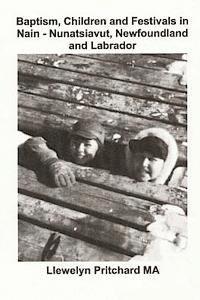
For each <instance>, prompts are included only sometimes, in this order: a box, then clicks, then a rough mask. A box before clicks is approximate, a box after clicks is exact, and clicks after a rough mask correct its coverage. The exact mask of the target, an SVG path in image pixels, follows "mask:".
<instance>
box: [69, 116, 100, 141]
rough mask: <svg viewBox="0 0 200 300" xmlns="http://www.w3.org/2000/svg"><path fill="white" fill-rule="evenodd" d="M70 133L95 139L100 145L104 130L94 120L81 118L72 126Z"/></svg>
mask: <svg viewBox="0 0 200 300" xmlns="http://www.w3.org/2000/svg"><path fill="white" fill-rule="evenodd" d="M72 135H76V136H81V137H84V138H86V139H95V140H97V141H98V142H99V143H100V144H101V145H103V144H104V139H105V130H104V128H103V126H102V125H101V124H100V123H99V122H98V121H96V120H92V119H85V120H84V119H82V120H79V121H78V122H76V123H75V124H74V126H73V128H72Z"/></svg>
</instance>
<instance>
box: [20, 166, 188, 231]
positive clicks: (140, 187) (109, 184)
mask: <svg viewBox="0 0 200 300" xmlns="http://www.w3.org/2000/svg"><path fill="white" fill-rule="evenodd" d="M68 164H69V166H70V168H71V169H72V170H73V171H74V173H75V175H76V178H77V180H79V181H82V182H85V183H87V184H90V185H95V186H97V187H99V188H101V189H95V188H94V187H92V186H90V187H89V189H90V193H91V194H92V195H93V196H92V198H93V205H94V201H95V200H94V199H95V198H96V199H97V204H96V205H99V206H101V205H100V204H98V202H100V200H98V199H99V198H98V196H97V195H98V194H100V197H103V201H105V202H107V201H106V199H107V200H108V201H109V202H110V205H111V206H112V205H113V204H115V203H117V204H124V205H126V206H127V207H128V209H133V210H138V212H145V213H146V214H147V215H146V217H147V220H148V222H149V221H150V220H152V217H151V215H148V214H149V211H150V207H151V206H152V205H154V204H166V203H168V204H172V205H178V206H180V207H181V208H183V209H184V211H187V194H186V192H185V191H182V190H179V189H178V188H173V187H168V186H166V185H156V184H153V183H148V182H134V180H132V179H130V178H128V177H125V176H117V175H112V174H110V172H109V171H106V170H100V169H95V168H88V167H81V166H77V165H75V164H73V163H68ZM18 172H19V174H18V176H19V188H20V189H22V190H26V191H28V192H32V193H34V192H35V191H37V192H38V193H39V194H40V193H42V194H41V195H43V197H44V195H47V196H48V195H51V196H52V197H53V198H54V199H58V200H59V199H60V200H59V201H61V200H62V201H65V202H66V203H67V201H68V205H69V204H70V203H71V204H73V201H72V199H71V200H70V199H68V200H67V199H66V197H68V198H69V195H70V197H73V190H72V191H71V192H69V191H67V189H64V190H63V189H62V188H56V189H55V188H49V187H44V185H43V184H42V183H41V184H40V183H39V182H38V180H37V179H36V175H35V173H34V172H33V171H31V170H27V169H25V168H24V167H21V166H19V168H18ZM79 188H80V190H81V189H82V188H83V190H86V191H85V193H86V196H87V197H88V196H89V195H88V193H87V186H84V185H81V184H79V185H78V187H77V188H75V189H74V192H75V195H76V197H77V194H78V195H79ZM108 191H112V192H113V193H109V192H108ZM71 193H72V194H71ZM82 193H83V191H82V192H81V194H82ZM125 195H126V196H125ZM127 196H129V197H127ZM52 197H51V198H52ZM78 197H79V196H78ZM80 201H81V200H80ZM90 201H92V200H90ZM82 203H83V204H84V206H86V207H87V209H90V210H95V209H96V208H95V209H94V208H93V209H92V207H90V205H88V204H87V203H85V202H84V200H83V202H82ZM100 203H102V200H101V202H100ZM83 204H82V205H83ZM75 205H77V203H76V202H75ZM78 205H80V203H78ZM80 206H81V205H80ZM111 206H110V207H109V209H106V210H105V213H107V214H108V217H111V216H112V214H111V213H115V211H113V209H112V207H111ZM88 207H89V208H88ZM157 208H158V209H159V205H157ZM79 209H80V208H79ZM102 209H103V208H100V210H102ZM110 209H112V211H111V212H110ZM97 213H98V211H97ZM120 217H121V218H126V216H120ZM134 219H137V214H136V216H135V217H134V216H133V219H132V222H134V221H133V220H134ZM141 221H142V214H141V216H140V222H141ZM138 222H139V221H138ZM142 222H144V221H142ZM143 225H144V226H145V223H143Z"/></svg>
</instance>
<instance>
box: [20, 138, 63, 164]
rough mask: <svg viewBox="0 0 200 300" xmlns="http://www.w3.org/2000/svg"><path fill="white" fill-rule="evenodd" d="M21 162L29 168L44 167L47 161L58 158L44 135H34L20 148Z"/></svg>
mask: <svg viewBox="0 0 200 300" xmlns="http://www.w3.org/2000/svg"><path fill="white" fill-rule="evenodd" d="M18 150H19V151H18V154H19V157H18V159H19V163H20V164H22V165H25V166H26V167H28V168H31V169H35V168H38V167H44V166H45V165H46V164H47V162H48V163H49V162H50V161H55V160H57V159H58V156H57V153H56V152H55V151H54V150H52V149H50V148H49V147H48V146H47V143H46V140H45V139H43V138H42V137H32V138H30V139H28V140H27V141H26V142H25V143H24V144H22V145H21V146H20V147H19V149H18Z"/></svg>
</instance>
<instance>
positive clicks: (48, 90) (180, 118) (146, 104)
mask: <svg viewBox="0 0 200 300" xmlns="http://www.w3.org/2000/svg"><path fill="white" fill-rule="evenodd" d="M19 91H22V92H26V93H31V94H34V95H41V96H45V97H48V98H56V99H60V100H63V101H65V102H73V103H77V104H81V105H87V106H90V107H97V108H98V107H99V108H103V109H107V110H110V111H115V112H123V113H128V114H131V115H136V116H139V117H143V118H148V119H154V120H158V121H164V122H167V123H171V124H177V125H179V124H181V125H186V123H187V120H186V117H187V111H186V107H182V106H176V105H172V104H171V103H170V104H167V103H162V102H157V101H149V100H144V99H139V98H136V97H129V96H124V95H116V94H113V93H107V92H104V91H97V90H94V89H89V88H84V87H79V86H73V85H70V84H63V83H59V82H51V81H49V80H42V79H41V78H39V77H31V76H19Z"/></svg>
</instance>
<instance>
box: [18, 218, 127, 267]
mask: <svg viewBox="0 0 200 300" xmlns="http://www.w3.org/2000/svg"><path fill="white" fill-rule="evenodd" d="M18 232H19V236H18V259H19V261H41V254H42V251H43V249H44V246H45V244H46V243H47V241H48V239H49V236H50V234H51V233H53V232H55V231H51V230H48V229H46V228H42V227H39V226H36V225H33V224H31V223H28V222H25V221H22V220H19V222H18ZM59 235H60V237H61V238H60V244H59V246H58V249H57V251H56V254H55V255H54V256H53V257H52V258H51V259H50V261H128V260H129V259H130V257H129V256H126V255H123V254H120V253H116V252H114V251H110V250H108V249H106V248H101V247H97V246H95V245H92V244H90V243H86V242H84V241H81V240H78V239H75V238H72V237H69V236H67V235H64V234H61V233H59Z"/></svg>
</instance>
